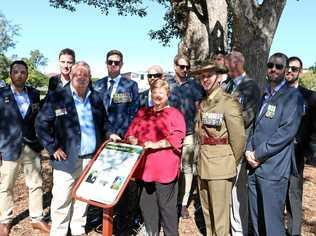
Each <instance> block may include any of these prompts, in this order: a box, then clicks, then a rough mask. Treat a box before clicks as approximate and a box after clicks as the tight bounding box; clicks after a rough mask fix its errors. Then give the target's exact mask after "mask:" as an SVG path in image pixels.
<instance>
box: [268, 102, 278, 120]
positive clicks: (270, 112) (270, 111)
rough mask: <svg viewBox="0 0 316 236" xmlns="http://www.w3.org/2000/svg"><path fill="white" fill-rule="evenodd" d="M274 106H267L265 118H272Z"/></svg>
mask: <svg viewBox="0 0 316 236" xmlns="http://www.w3.org/2000/svg"><path fill="white" fill-rule="evenodd" d="M275 110H276V106H275V105H270V104H269V105H268V109H267V112H266V117H268V118H273V117H274V115H275Z"/></svg>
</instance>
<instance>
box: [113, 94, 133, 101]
mask: <svg viewBox="0 0 316 236" xmlns="http://www.w3.org/2000/svg"><path fill="white" fill-rule="evenodd" d="M131 101H132V97H131V95H130V94H129V93H115V94H114V95H113V97H112V103H127V102H131Z"/></svg>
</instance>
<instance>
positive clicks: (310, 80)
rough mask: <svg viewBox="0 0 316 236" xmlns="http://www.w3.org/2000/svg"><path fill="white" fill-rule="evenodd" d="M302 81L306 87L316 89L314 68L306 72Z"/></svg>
mask: <svg viewBox="0 0 316 236" xmlns="http://www.w3.org/2000/svg"><path fill="white" fill-rule="evenodd" d="M300 83H301V84H302V85H303V86H304V87H306V88H308V89H311V90H314V91H316V72H315V71H313V70H309V71H307V72H304V74H303V76H302V77H301V79H300Z"/></svg>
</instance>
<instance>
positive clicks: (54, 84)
mask: <svg viewBox="0 0 316 236" xmlns="http://www.w3.org/2000/svg"><path fill="white" fill-rule="evenodd" d="M58 60H59V68H60V74H58V75H55V76H53V77H51V78H50V79H49V83H48V91H49V92H51V91H55V90H56V89H60V88H63V87H65V86H66V85H67V84H68V83H69V81H70V72H71V67H72V66H73V64H74V63H75V52H74V50H72V49H70V48H64V49H62V50H61V51H60V53H59V57H58Z"/></svg>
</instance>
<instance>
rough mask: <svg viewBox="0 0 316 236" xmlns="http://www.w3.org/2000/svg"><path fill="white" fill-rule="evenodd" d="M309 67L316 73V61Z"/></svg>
mask: <svg viewBox="0 0 316 236" xmlns="http://www.w3.org/2000/svg"><path fill="white" fill-rule="evenodd" d="M308 69H309V70H311V71H312V72H313V74H316V62H315V63H314V65H313V66H311V67H309V68H308Z"/></svg>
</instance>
